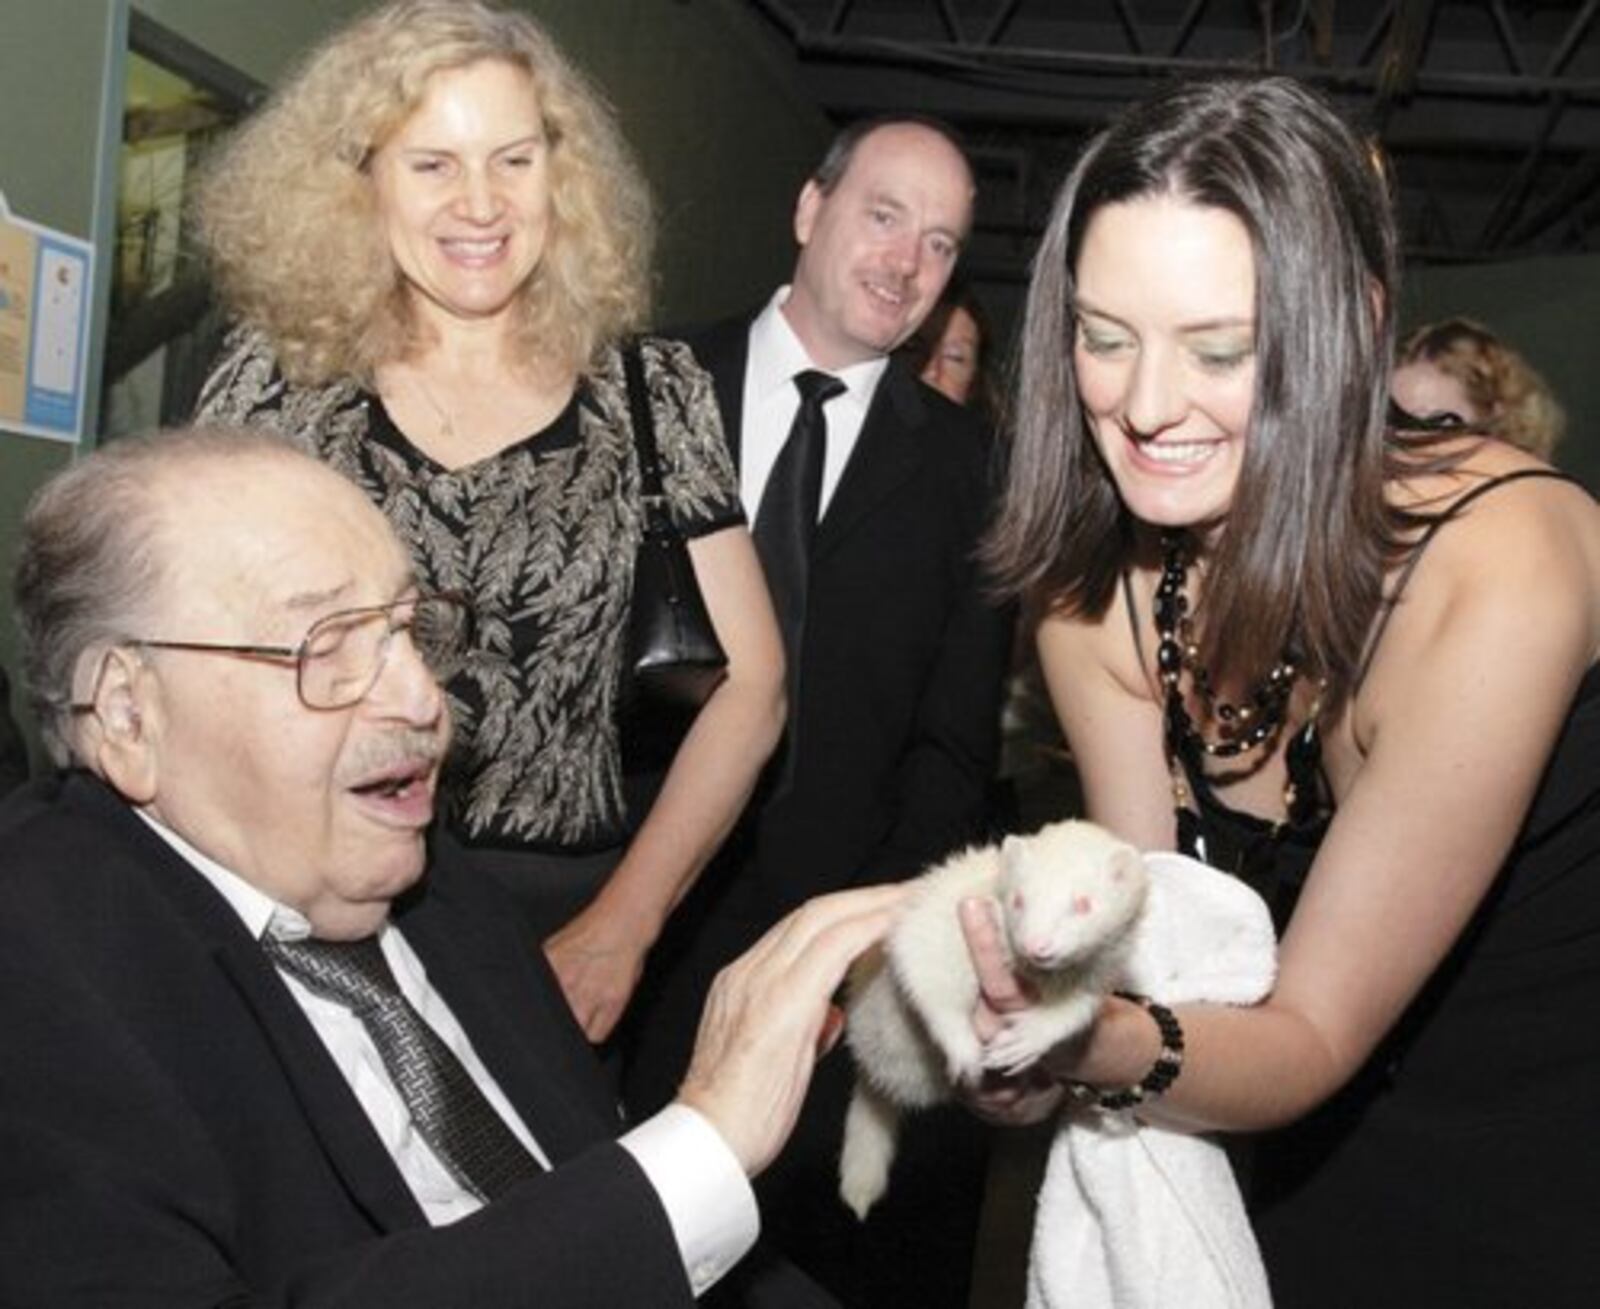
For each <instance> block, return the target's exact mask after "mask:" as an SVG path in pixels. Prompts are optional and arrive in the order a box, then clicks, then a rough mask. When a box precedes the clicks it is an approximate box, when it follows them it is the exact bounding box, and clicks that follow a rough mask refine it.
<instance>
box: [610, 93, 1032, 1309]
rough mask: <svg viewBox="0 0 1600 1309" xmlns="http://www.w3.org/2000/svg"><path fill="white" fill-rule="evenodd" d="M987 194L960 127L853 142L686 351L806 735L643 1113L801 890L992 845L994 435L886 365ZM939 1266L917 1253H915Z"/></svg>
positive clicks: (789, 761) (709, 935)
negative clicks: (781, 276)
mask: <svg viewBox="0 0 1600 1309" xmlns="http://www.w3.org/2000/svg"><path fill="white" fill-rule="evenodd" d="M972 202H973V178H972V173H971V170H970V168H969V166H968V164H967V161H966V158H965V156H964V155H963V153H962V151H961V150H960V148H959V146H958V145H957V144H956V143H955V142H954V141H953V140H952V139H951V137H950V136H949V135H948V133H947V132H946V131H945V130H944V129H943V128H941V127H939V126H938V125H936V124H933V123H931V122H926V121H923V120H916V119H898V120H880V121H873V122H868V123H864V124H861V125H858V126H856V127H854V128H851V129H849V130H847V131H846V132H845V133H844V134H843V135H842V136H841V137H840V138H839V139H838V140H837V141H836V142H835V143H834V145H833V147H832V148H831V149H830V151H829V152H828V154H827V156H826V157H825V158H824V160H823V162H822V164H821V166H820V167H819V168H818V169H817V171H816V173H815V174H814V175H813V176H812V177H811V178H810V180H808V181H807V182H806V183H805V186H804V188H803V189H802V190H801V192H800V196H799V200H798V203H797V205H796V209H795V216H794V230H795V236H796V239H797V241H798V243H799V246H800V252H799V257H798V261H797V264H796V267H795V271H794V278H793V282H792V284H791V285H789V286H786V287H783V288H782V289H780V290H779V291H778V292H777V294H776V295H774V296H773V298H772V299H771V301H770V302H769V303H768V304H767V305H766V306H765V307H764V308H763V309H762V310H761V311H760V312H759V313H757V314H755V315H754V317H753V318H752V317H750V316H745V317H742V318H739V319H735V320H731V321H729V322H725V323H722V324H719V325H717V326H715V327H712V328H710V329H707V330H705V331H703V332H698V333H688V334H687V339H688V341H689V343H690V344H691V345H692V346H693V347H694V349H695V353H696V356H697V357H698V358H699V360H700V362H701V363H702V364H703V365H704V366H705V367H706V369H707V370H708V371H709V372H710V373H711V374H712V377H713V380H714V382H715V385H716V391H717V395H718V399H719V402H720V405H721V409H722V416H723V425H724V428H725V430H726V433H727V437H728V440H729V443H730V445H731V447H732V450H733V454H734V458H735V461H736V463H737V464H738V467H739V474H740V490H741V494H742V496H743V498H744V503H745V508H746V510H747V512H749V513H750V515H751V518H752V522H753V532H754V535H755V538H756V544H757V548H758V550H759V551H760V554H761V558H762V563H763V565H764V567H765V569H766V572H767V578H768V582H769V584H770V586H771V588H772V592H773V599H774V603H775V607H776V609H777V612H778V616H779V620H780V623H781V625H782V627H783V633H784V642H785V653H786V655H787V658H788V666H789V729H788V733H787V740H786V742H785V744H784V745H782V746H780V747H779V750H778V752H777V754H776V755H775V756H774V760H773V764H772V766H771V767H770V768H769V770H768V776H767V777H766V778H765V780H764V787H763V789H762V790H760V791H758V793H757V796H756V799H755V801H754V802H753V804H752V807H751V811H750V813H749V815H748V816H747V821H746V822H745V823H744V825H743V827H742V829H741V830H740V831H739V832H738V833H737V834H736V836H735V837H734V838H733V840H732V841H730V843H729V845H728V846H727V847H726V849H725V852H724V855H723V856H722V857H721V858H720V860H719V864H718V867H717V868H716V869H714V870H713V873H712V876H711V877H710V878H709V879H708V881H707V883H706V886H705V888H704V890H703V891H702V892H701V893H700V895H699V896H698V897H696V899H697V900H698V901H699V903H698V904H697V905H696V904H691V905H690V906H689V910H688V912H687V913H686V914H685V915H684V916H683V917H684V923H683V925H680V926H679V928H678V929H677V931H676V933H675V935H676V937H677V938H678V939H677V940H676V941H669V943H668V945H667V947H666V948H665V950H664V951H663V957H662V960H661V961H660V962H659V963H658V965H657V969H656V978H655V980H653V981H652V982H651V983H650V984H649V985H647V987H646V992H645V995H644V997H643V1000H642V1002H641V1004H640V1012H639V1014H638V1015H637V1016H636V1018H635V1020H634V1029H633V1030H634V1032H635V1033H637V1041H638V1047H639V1048H638V1053H637V1054H636V1055H635V1058H634V1071H633V1072H632V1073H631V1074H630V1079H629V1080H630V1094H631V1095H632V1096H633V1097H634V1099H635V1102H636V1103H641V1104H648V1103H653V1102H655V1101H657V1100H659V1099H660V1097H662V1096H663V1095H664V1094H665V1093H666V1088H667V1087H669V1086H670V1085H671V1081H672V1077H673V1076H674V1075H675V1073H676V1071H677V1068H678V1067H680V1066H681V1060H682V1058H683V1054H684V1049H685V1047H686V1044H687V1035H688V1029H689V1024H688V1018H689V1016H690V1015H691V1014H692V1013H693V1012H694V1009H695V1007H696V1005H697V1003H698V998H699V995H700V993H701V990H702V989H703V987H704V986H705V985H706V984H707V983H708V981H709V978H710V976H711V975H712V973H713V972H714V970H715V967H716V965H717V964H718V963H719V962H720V961H721V960H722V959H725V958H728V957H731V956H732V954H733V953H735V952H736V951H737V950H738V949H739V948H740V947H741V946H742V945H743V944H744V943H745V942H747V941H749V940H752V939H754V937H755V935H756V934H757V933H759V932H760V931H761V930H762V929H763V928H764V927H765V926H767V925H768V924H770V923H771V922H773V921H774V920H775V919H776V918H777V917H778V916H780V915H781V914H782V913H783V912H785V911H786V910H787V909H788V908H789V907H791V906H793V905H795V904H798V903H800V902H801V901H802V900H804V899H805V898H806V897H807V896H809V895H813V894H815V893H816V892H818V891H821V890H829V889H835V888H839V887H844V886H850V885H854V884H858V883H861V882H865V881H875V880H879V879H882V878H886V877H888V878H898V877H903V876H906V875H908V874H910V873H913V872H916V871H918V870H920V869H921V868H922V867H924V866H926V865H927V864H928V863H930V862H932V861H933V860H935V859H937V858H939V857H940V856H942V855H944V854H946V853H947V852H949V851H950V850H952V849H954V848H956V847H958V846H960V845H962V844H964V843H966V842H969V841H971V840H973V839H974V838H975V837H977V836H978V835H980V833H981V831H982V825H983V820H984V816H985V801H986V796H987V793H988V789H989V785H990V781H991V778H992V775H993V772H994V766H995V762H996V752H997V748H998V732H999V707H1000V694H1001V684H1002V679H1003V673H1004V668H1005V663H1006V658H1007V652H1008V648H1009V641H1010V631H1011V623H1010V617H1009V615H1008V614H1007V613H1006V612H1004V611H1003V610H1002V609H1001V608H999V607H997V606H995V605H993V604H991V603H989V602H988V601H987V600H986V598H985V596H984V594H983V589H982V578H981V576H980V574H979V570H978V566H977V563H976V560H975V558H974V551H975V549H976V546H977V543H978V538H979V536H980V534H981V531H982V529H983V527H984V525H985V520H986V517H987V514H988V510H989V505H990V500H989V494H988V482H989V478H988V468H987V464H988V459H989V449H988V442H987V440H986V434H985V433H984V432H983V431H982V430H981V429H980V427H979V425H978V423H977V422H976V421H975V420H974V419H973V418H972V417H971V416H970V415H969V414H968V413H967V412H966V411H964V410H962V409H961V408H959V407H958V406H956V405H954V404H951V403H950V402H949V401H947V400H946V399H945V398H944V397H943V396H941V395H939V394H938V393H936V392H935V391H933V390H931V389H929V388H927V387H925V386H923V385H921V384H920V383H919V382H918V381H917V379H916V378H915V377H914V376H913V375H912V373H911V372H910V370H909V369H908V368H907V367H906V366H905V364H904V363H903V362H901V361H899V360H897V359H893V358H891V351H893V350H894V349H895V347H896V346H898V345H900V344H901V343H902V342H903V341H904V340H905V339H906V338H907V337H908V336H910V334H911V333H912V332H913V331H914V330H915V329H916V328H917V327H918V325H919V324H920V323H921V322H922V320H923V318H924V317H926V315H927V314H928V312H929V310H930V309H931V308H932V307H933V306H934V305H935V304H936V303H937V301H938V299H939V295H940V293H941V292H942V291H943V289H944V286H945V284H946V282H947V281H948V279H949V277H950V274H951V271H952V270H953V269H954V267H955V264H956V259H957V256H958V254H959V253H960V250H961V246H962V242H963V240H964V239H965V237H966V234H967V230H968V227H969V224H970V220H971V213H972ZM690 928H692V929H693V930H692V932H691V931H690V930H689V929H690ZM686 937H688V938H689V939H687V940H685V938H686ZM675 949H676V950H678V951H680V952H681V953H680V954H679V956H678V957H677V958H674V956H673V952H674V950H675ZM663 979H664V980H663ZM661 1015H668V1016H669V1017H668V1018H667V1019H666V1020H665V1021H663V1020H662V1018H661ZM674 1015H675V1016H674ZM674 1039H676V1040H677V1041H678V1042H679V1045H678V1048H677V1050H676V1051H674V1050H672V1049H671V1046H672V1042H673V1040H674ZM841 1074H842V1070H841V1072H840V1073H835V1074H833V1077H834V1079H835V1080H836V1081H837V1079H838V1078H839V1077H840V1076H841ZM836 1089H837V1088H836ZM835 1098H836V1099H837V1097H835ZM841 1112H842V1111H841ZM818 1114H819V1117H818V1120H817V1121H818V1137H817V1145H816V1148H815V1150H813V1151H810V1152H808V1153H807V1152H802V1151H800V1150H799V1149H798V1147H799V1145H800V1142H799V1141H797V1142H796V1145H797V1149H796V1150H794V1151H791V1152H790V1155H789V1157H788V1159H787V1160H786V1164H792V1165H796V1166H800V1165H803V1163H804V1160H805V1158H809V1157H812V1156H814V1157H815V1160H816V1169H815V1171H816V1175H817V1176H816V1179H814V1180H812V1181H804V1182H797V1183H796V1186H795V1188H793V1189H794V1191H795V1194H796V1196H797V1197H803V1198H799V1199H797V1200H796V1203H795V1204H794V1206H793V1208H794V1211H795V1232H794V1234H793V1239H794V1240H795V1241H805V1242H807V1243H810V1244H812V1245H815V1243H816V1242H815V1240H814V1239H813V1238H816V1234H817V1233H818V1232H819V1231H821V1230H823V1228H822V1225H824V1224H825V1222H826V1221H827V1220H828V1218H829V1215H830V1214H831V1210H830V1209H829V1208H828V1206H829V1204H830V1200H829V1197H828V1196H826V1195H823V1194H818V1193H817V1190H818V1188H820V1186H822V1185H823V1184H825V1183H826V1182H827V1181H828V1180H829V1179H830V1178H831V1157H830V1156H829V1151H830V1150H832V1151H835V1152H836V1149H837V1142H836V1138H835V1136H834V1133H835V1132H836V1130H837V1122H836V1121H835V1120H836V1114H835V1113H834V1111H833V1110H832V1109H830V1107H829V1106H828V1105H826V1104H824V1105H821V1106H819V1108H818ZM952 1130H959V1129H952ZM762 1194H763V1208H764V1210H765V1209H766V1208H767V1205H766V1200H767V1198H768V1192H767V1191H766V1190H763V1193H762ZM892 1196H893V1192H891V1199H892ZM776 1199H777V1197H776V1195H774V1200H775V1201H776ZM780 1205H781V1202H780ZM782 1207H787V1206H782ZM841 1212H842V1211H841ZM930 1234H931V1233H930ZM780 1239H782V1240H784V1241H788V1240H789V1239H790V1234H788V1233H785V1235H784V1237H783V1238H780ZM818 1239H820V1238H818ZM965 1239H966V1240H967V1241H969V1242H970V1233H967V1234H966V1235H965ZM934 1240H935V1241H936V1240H937V1237H936V1235H934ZM786 1248H788V1247H787V1245H786ZM794 1253H796V1254H797V1257H799V1252H798V1250H796V1251H794ZM925 1254H926V1252H925V1250H918V1251H917V1252H916V1253H913V1252H912V1248H911V1247H910V1246H908V1247H907V1248H906V1251H905V1258H904V1259H902V1260H900V1261H899V1262H901V1263H902V1264H905V1263H909V1262H914V1261H916V1260H922V1259H925ZM802 1262H803V1260H802ZM844 1276H848V1275H842V1277H844ZM960 1293H961V1294H964V1287H963V1288H960ZM887 1294H890V1291H888V1290H887V1289H883V1290H880V1292H879V1294H878V1296H877V1298H879V1299H882V1297H883V1296H884V1295H887ZM906 1294H909V1292H906ZM860 1298H861V1299H862V1301H863V1302H868V1301H870V1300H871V1299H872V1298H874V1297H873V1296H871V1295H869V1294H866V1293H865V1292H863V1293H862V1295H861V1296H860ZM885 1302H886V1301H885ZM906 1302H907V1303H909V1302H910V1301H909V1300H907V1301H906ZM920 1302H921V1303H927V1302H926V1301H920Z"/></svg>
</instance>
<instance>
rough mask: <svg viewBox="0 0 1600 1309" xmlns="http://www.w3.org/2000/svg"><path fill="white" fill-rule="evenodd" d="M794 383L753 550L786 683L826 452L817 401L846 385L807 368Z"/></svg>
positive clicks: (795, 654) (796, 653)
mask: <svg viewBox="0 0 1600 1309" xmlns="http://www.w3.org/2000/svg"><path fill="white" fill-rule="evenodd" d="M794 384H795V387H796V388H797V389H798V390H799V392H800V408H799V409H797V410H796V411H795V415H794V423H793V424H792V425H791V426H790V428H789V437H788V439H787V440H786V441H785V442H784V443H783V449H782V450H780V451H779V452H778V459H777V462H776V463H775V464H773V466H772V474H771V476H769V477H768V478H767V487H766V490H765V491H763V492H762V493H761V508H760V509H759V510H758V511H757V512H756V525H755V539H756V550H757V551H758V552H759V554H760V555H761V564H762V567H763V569H764V570H765V572H766V575H767V586H768V588H769V589H770V590H771V591H772V604H773V607H774V608H775V609H776V610H777V612H778V626H779V627H781V628H782V629H783V646H784V652H785V654H787V655H788V658H789V673H790V683H791V687H792V686H793V682H794V676H795V673H796V671H797V669H798V667H799V659H800V629H801V626H802V625H803V622H804V619H805V613H806V574H807V572H808V570H809V568H810V565H811V542H812V540H813V538H814V537H815V536H816V534H817V518H818V516H819V510H820V507H821V504H822V464H823V459H824V456H825V455H826V454H827V452H828V420H827V418H826V417H825V416H824V414H823V412H822V406H823V405H825V404H827V403H828V401H829V400H831V399H833V397H834V396H836V395H841V394H843V392H844V389H845V385H844V383H843V382H841V381H840V380H839V379H838V378H837V377H830V376H829V375H828V374H827V373H819V372H816V371H814V370H811V369H807V370H806V371H805V372H803V373H797V374H795V379H794Z"/></svg>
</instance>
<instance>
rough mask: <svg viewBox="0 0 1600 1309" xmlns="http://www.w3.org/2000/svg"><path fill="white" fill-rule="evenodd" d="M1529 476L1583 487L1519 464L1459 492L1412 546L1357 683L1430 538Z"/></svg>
mask: <svg viewBox="0 0 1600 1309" xmlns="http://www.w3.org/2000/svg"><path fill="white" fill-rule="evenodd" d="M1529 477H1550V478H1554V479H1555V480H1556V481H1558V482H1571V483H1572V484H1573V485H1574V486H1577V487H1582V486H1583V483H1582V482H1580V481H1578V479H1577V478H1575V477H1573V476H1571V475H1570V474H1568V473H1563V472H1559V471H1557V470H1556V469H1554V468H1518V469H1516V470H1515V471H1514V472H1510V473H1502V474H1500V476H1499V477H1491V478H1489V480H1488V481H1486V482H1479V483H1478V485H1477V486H1475V487H1473V488H1472V490H1470V491H1468V492H1467V493H1466V494H1465V495H1461V496H1458V497H1457V498H1456V499H1455V500H1454V501H1452V502H1451V504H1450V505H1449V506H1448V507H1447V508H1446V509H1445V511H1444V512H1443V513H1441V514H1440V515H1439V516H1438V517H1437V518H1435V519H1433V521H1432V522H1430V523H1429V524H1428V526H1427V527H1426V528H1424V529H1423V533H1422V536H1421V538H1420V539H1419V540H1418V541H1417V543H1416V545H1414V546H1412V547H1411V555H1410V557H1409V558H1408V559H1407V560H1406V562H1405V566H1404V567H1403V568H1401V570H1400V576H1399V578H1398V579H1397V580H1396V582H1395V587H1394V590H1393V592H1391V593H1390V595H1389V597H1388V598H1387V599H1386V600H1384V602H1383V609H1382V612H1381V613H1380V614H1379V616H1378V625H1377V626H1376V627H1375V628H1373V631H1372V636H1371V638H1370V639H1369V640H1368V641H1367V652H1366V654H1365V655H1364V656H1363V657H1362V660H1361V669H1360V671H1359V672H1357V674H1356V681H1355V684H1356V685H1357V686H1360V685H1361V684H1362V683H1363V682H1364V681H1366V680H1367V671H1368V670H1369V669H1370V668H1371V667H1372V660H1373V658H1374V657H1375V656H1376V655H1377V653H1378V645H1379V643H1380V642H1381V641H1382V640H1383V634H1384V632H1385V631H1387V630H1388V627H1389V619H1390V618H1392V617H1393V616H1394V611H1395V608H1396V606H1398V605H1399V603H1400V597H1401V596H1402V595H1403V594H1404V593H1405V589H1406V586H1407V585H1408V584H1409V583H1410V581H1411V574H1412V573H1414V572H1416V570H1417V564H1418V563H1419V562H1420V561H1421V559H1422V552H1423V551H1424V550H1426V549H1427V548H1428V542H1430V541H1431V540H1433V538H1434V536H1435V535H1437V534H1438V531H1439V529H1440V528H1441V527H1443V526H1444V525H1445V524H1446V523H1448V522H1449V521H1450V520H1451V519H1453V518H1456V517H1458V516H1459V515H1460V514H1461V511H1462V510H1464V509H1465V508H1466V507H1467V506H1468V505H1470V504H1471V503H1472V502H1473V501H1474V500H1476V499H1478V497H1480V496H1484V495H1487V494H1488V493H1489V492H1490V491H1493V490H1494V489H1495V488H1496V487H1501V486H1505V485H1506V484H1507V483H1508V482H1520V481H1522V480H1523V479H1524V478H1529Z"/></svg>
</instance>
